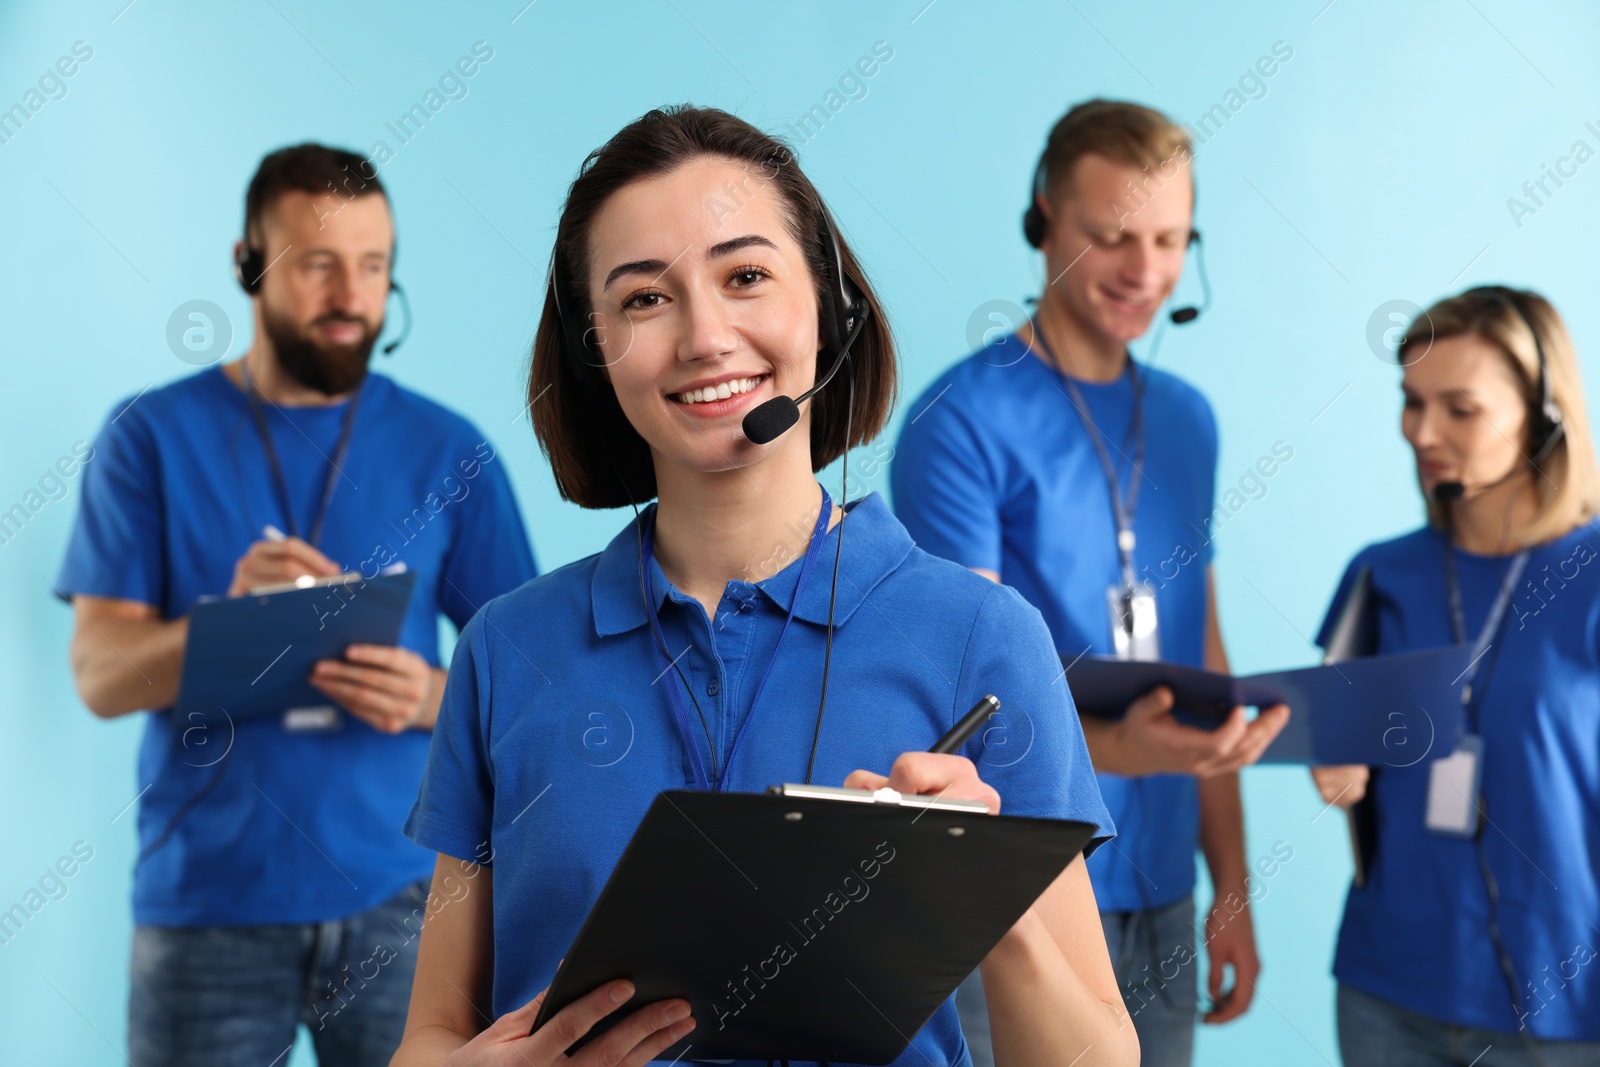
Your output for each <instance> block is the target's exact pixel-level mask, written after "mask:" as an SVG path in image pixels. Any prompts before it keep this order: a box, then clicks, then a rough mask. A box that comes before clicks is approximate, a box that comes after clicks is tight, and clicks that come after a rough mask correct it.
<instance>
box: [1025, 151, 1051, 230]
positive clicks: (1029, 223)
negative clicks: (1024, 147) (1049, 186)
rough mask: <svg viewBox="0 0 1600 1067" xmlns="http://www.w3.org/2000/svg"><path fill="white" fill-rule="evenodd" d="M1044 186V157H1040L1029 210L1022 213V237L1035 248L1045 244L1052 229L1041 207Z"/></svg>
mask: <svg viewBox="0 0 1600 1067" xmlns="http://www.w3.org/2000/svg"><path fill="white" fill-rule="evenodd" d="M1044 184H1045V174H1044V156H1040V157H1039V163H1038V165H1037V166H1035V167H1034V168H1033V183H1032V187H1031V188H1030V189H1029V195H1028V210H1026V211H1024V212H1023V213H1022V236H1023V238H1024V239H1025V240H1026V241H1027V242H1028V244H1029V245H1031V246H1032V247H1034V248H1038V247H1039V246H1040V245H1042V244H1044V238H1045V234H1046V232H1048V230H1049V227H1050V220H1049V219H1047V218H1046V217H1045V213H1044V209H1043V208H1041V207H1040V206H1039V197H1040V196H1042V195H1043V193H1044Z"/></svg>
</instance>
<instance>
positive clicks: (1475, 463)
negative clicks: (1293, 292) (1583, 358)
mask: <svg viewBox="0 0 1600 1067" xmlns="http://www.w3.org/2000/svg"><path fill="white" fill-rule="evenodd" d="M1400 362H1401V365H1402V366H1403V367H1404V368H1405V374H1404V377H1403V379H1402V382H1401V390H1402V392H1403V394H1404V396H1405V408H1404V411H1403V413H1402V415H1401V419H1400V422H1401V428H1402V430H1403V432H1404V434H1405V437H1406V441H1407V442H1408V443H1409V444H1410V445H1411V448H1412V451H1413V452H1414V454H1415V458H1416V467H1417V480H1418V483H1419V486H1420V488H1421V490H1422V494H1423V498H1424V500H1425V502H1426V505H1427V514H1428V522H1427V525H1425V526H1424V527H1423V528H1422V529H1420V530H1417V531H1415V532H1413V533H1409V534H1406V535H1405V536H1403V537H1399V538H1396V539H1394V540H1392V541H1385V542H1382V543H1380V544H1375V545H1371V546H1369V547H1367V548H1366V549H1364V550H1362V552H1361V553H1360V554H1359V555H1357V556H1356V558H1355V560H1354V561H1352V563H1351V564H1350V568H1349V569H1348V571H1347V572H1346V574H1345V577H1344V581H1343V582H1342V583H1341V585H1340V588H1339V592H1338V594H1337V596H1336V597H1335V600H1334V604H1333V607H1332V609H1331V610H1330V612H1329V616H1328V617H1329V620H1330V625H1331V620H1332V619H1334V618H1335V617H1337V615H1338V614H1339V611H1340V609H1341V607H1342V606H1343V603H1344V601H1345V599H1346V597H1347V596H1348V595H1349V593H1350V591H1351V589H1352V588H1353V586H1354V585H1355V581H1356V576H1357V575H1358V573H1359V572H1360V571H1361V569H1362V568H1364V567H1370V568H1371V571H1370V573H1371V583H1372V584H1371V588H1372V592H1373V593H1374V594H1375V596H1374V597H1373V603H1374V604H1375V609H1374V610H1375V611H1376V621H1377V632H1378V643H1379V651H1382V652H1402V651H1405V650H1408V649H1415V648H1423V647H1427V646H1434V645H1444V644H1449V643H1452V642H1455V643H1462V644H1467V645H1470V646H1472V647H1473V650H1474V659H1473V663H1472V666H1470V667H1469V668H1468V671H1467V675H1466V676H1465V677H1464V678H1463V679H1462V681H1463V708H1462V710H1463V716H1464V726H1463V730H1462V736H1461V738H1460V739H1459V741H1457V742H1456V744H1455V748H1454V751H1453V752H1449V751H1446V752H1440V751H1437V750H1435V751H1434V752H1432V753H1430V756H1429V758H1428V759H1426V760H1423V761H1421V762H1419V763H1417V764H1415V765H1414V766H1410V767H1406V768H1403V769H1401V768H1395V767H1384V768H1381V773H1380V772H1379V771H1369V769H1368V768H1366V767H1323V768H1316V769H1314V770H1313V775H1314V776H1315V778H1316V781H1317V786H1318V788H1319V790H1320V791H1321V792H1322V795H1323V797H1324V798H1325V799H1326V800H1328V801H1330V802H1337V803H1339V804H1340V805H1343V806H1346V807H1348V806H1350V805H1352V804H1354V803H1356V802H1357V801H1359V800H1361V799H1362V798H1363V797H1364V796H1365V797H1369V798H1370V801H1371V803H1372V805H1373V808H1374V812H1373V814H1374V816H1375V826H1376V833H1375V843H1374V845H1375V847H1374V853H1373V857H1372V862H1371V867H1370V870H1369V874H1368V878H1367V881H1366V884H1365V885H1364V886H1362V887H1359V888H1356V887H1352V888H1351V890H1350V894H1349V898H1348V901H1347V903H1346V906H1345V914H1344V922H1343V924H1342V926H1341V928H1340V931H1339V943H1338V951H1337V953H1336V955H1335V958H1334V975H1335V977H1336V978H1337V979H1338V982H1339V994H1338V1022H1339V1045H1340V1050H1341V1053H1342V1055H1343V1057H1344V1062H1345V1063H1346V1064H1348V1065H1361V1067H1368V1065H1373V1067H1387V1065H1390V1064H1407V1065H1413V1064H1414V1065H1433V1064H1438V1065H1446V1064H1450V1065H1460V1067H1467V1065H1468V1064H1476V1065H1477V1067H1496V1065H1512V1064H1517V1065H1521V1064H1547V1065H1549V1067H1559V1065H1563V1064H1579V1063H1583V1064H1594V1063H1600V964H1597V963H1596V961H1595V957H1596V947H1597V943H1600V928H1597V926H1596V923H1597V922H1600V744H1597V743H1596V738H1597V733H1600V564H1596V562H1595V560H1596V557H1597V555H1600V532H1597V530H1596V529H1595V527H1594V525H1593V519H1594V516H1595V515H1596V513H1597V512H1600V473H1597V470H1596V463H1595V456H1594V451H1593V446H1592V444H1591V442H1590V437H1589V426H1588V418H1587V416H1586V414H1585V412H1584V404H1583V390H1582V383H1581V381H1580V379H1579V375H1578V363H1577V356H1576V354H1575V352H1574V350H1573V345H1572V341H1571V339H1570V337H1569V336H1568V334H1567V330H1566V327H1565V325H1564V324H1563V323H1562V321H1561V317H1560V315H1558V314H1557V313H1556V310H1555V308H1553V307H1552V306H1551V305H1550V303H1549V302H1548V301H1547V300H1545V299H1544V298H1543V297H1542V296H1539V295H1538V294H1537V293H1533V292H1529V291H1526V290H1516V289H1510V288H1506V287H1503V286H1486V287H1480V288H1476V289H1469V290H1467V291H1466V292H1464V293H1462V294H1460V295H1459V296H1453V297H1450V298H1448V299H1445V300H1442V301H1440V302H1439V303H1437V304H1435V305H1434V306H1433V307H1431V308H1429V309H1428V311H1427V313H1426V314H1425V315H1422V316H1419V317H1418V318H1417V320H1416V321H1415V322H1414V323H1413V324H1412V326H1411V327H1410V329H1409V330H1408V332H1407V333H1406V335H1405V337H1404V338H1403V339H1402V341H1401V345H1400ZM1329 628H1330V626H1325V627H1324V631H1323V640H1324V641H1326V639H1327V638H1328V636H1329ZM1445 744H1446V745H1448V744H1449V741H1448V740H1446V742H1445ZM1439 757H1447V758H1439Z"/></svg>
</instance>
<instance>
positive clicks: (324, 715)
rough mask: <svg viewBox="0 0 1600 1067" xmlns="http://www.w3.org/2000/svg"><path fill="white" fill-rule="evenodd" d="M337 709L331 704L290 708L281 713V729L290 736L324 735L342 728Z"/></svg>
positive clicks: (342, 724) (342, 723)
mask: <svg viewBox="0 0 1600 1067" xmlns="http://www.w3.org/2000/svg"><path fill="white" fill-rule="evenodd" d="M343 726H344V722H343V720H342V719H341V718H340V716H339V709H338V708H336V707H334V706H333V705H331V704H323V705H320V706H318V707H311V708H290V709H289V710H288V711H286V712H284V713H283V729H284V731H285V732H287V733H291V734H326V733H332V732H334V731H336V730H339V729H341V728H343Z"/></svg>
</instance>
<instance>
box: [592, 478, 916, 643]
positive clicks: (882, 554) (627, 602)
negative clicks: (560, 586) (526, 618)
mask: <svg viewBox="0 0 1600 1067" xmlns="http://www.w3.org/2000/svg"><path fill="white" fill-rule="evenodd" d="M654 506H655V505H653V504H652V505H651V508H654ZM651 514H652V512H651V510H650V509H646V511H645V514H644V521H646V522H648V521H649V519H650V516H651ZM846 522H848V524H849V528H850V538H849V540H850V544H849V545H848V546H847V547H846V548H845V549H844V552H843V555H842V556H841V557H840V560H839V597H838V601H837V603H836V604H835V606H834V612H833V624H834V626H835V627H838V626H842V625H844V624H845V623H846V622H847V621H849V619H850V616H851V615H852V614H854V612H855V609H856V608H857V607H859V606H860V605H861V602H862V601H864V600H866V598H867V595H868V594H869V593H871V592H872V590H873V589H875V588H876V587H877V585H878V583H879V582H881V581H883V580H884V579H885V578H887V577H888V576H889V575H890V574H892V573H893V572H894V570H895V569H896V568H897V567H899V566H900V564H901V563H902V562H904V561H905V558H906V556H908V555H910V553H911V549H912V547H913V546H912V541H911V535H910V534H908V533H907V532H906V528H905V527H904V526H902V525H901V524H900V521H899V520H898V519H896V518H895V517H894V515H893V514H892V513H891V512H890V511H889V506H888V505H887V504H886V503H884V500H883V497H882V496H880V495H879V494H877V493H870V494H868V495H867V496H865V497H863V498H862V499H860V500H857V501H856V502H855V503H853V504H850V505H849V506H848V507H847V508H846V509H845V519H844V520H841V521H840V523H839V524H838V525H836V526H834V528H833V529H832V530H830V531H828V535H827V537H826V538H825V539H824V541H823V543H822V545H821V547H820V548H819V549H818V551H817V558H816V560H815V561H814V562H813V563H812V565H811V573H810V574H809V575H808V576H807V577H806V585H805V588H804V589H803V590H801V592H800V600H799V603H797V604H795V606H794V613H795V617H796V618H799V619H803V620H805V621H806V622H810V623H815V624H817V625H819V626H826V625H827V624H828V602H829V598H830V593H831V591H832V584H833V557H834V552H835V551H836V550H837V548H838V537H839V531H840V530H841V529H843V528H844V527H845V525H846ZM802 562H803V560H802V557H801V556H798V555H797V556H796V557H795V559H794V560H793V562H791V563H790V564H789V565H788V566H787V567H784V568H783V570H781V571H779V572H778V573H777V574H774V575H773V576H772V577H770V578H767V579H765V580H763V581H761V582H757V583H756V588H758V589H760V590H761V591H762V592H763V593H764V594H766V596H767V598H768V599H769V600H771V601H772V603H773V604H775V605H776V606H777V607H778V609H779V610H781V611H788V610H789V604H790V601H792V600H793V599H794V591H795V585H796V584H797V583H798V582H799V580H800V566H801V563H802ZM651 572H652V573H651V576H650V577H651V586H652V588H651V590H650V593H651V597H652V598H653V599H654V601H655V605H656V609H657V610H660V608H661V602H662V601H663V600H665V599H666V596H667V593H668V591H669V589H670V588H671V585H670V583H669V582H667V580H666V577H665V575H663V574H662V573H661V568H660V567H659V566H652V567H651ZM590 598H591V601H592V605H593V609H594V629H595V633H597V634H598V635H600V636H601V637H609V636H611V635H613V634H620V633H626V632H627V631H629V630H633V629H636V628H637V627H640V626H643V625H645V624H646V622H648V619H647V617H646V615H645V608H644V603H643V602H642V601H641V599H640V597H639V534H638V531H637V529H636V528H635V525H634V524H633V523H629V524H628V525H627V526H625V527H624V528H623V529H622V532H621V533H619V534H617V536H616V537H614V538H612V539H611V543H610V544H609V545H607V546H606V548H605V550H604V551H603V552H601V553H600V558H599V561H598V563H597V564H596V566H595V572H594V579H593V581H592V583H591V585H590Z"/></svg>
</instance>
